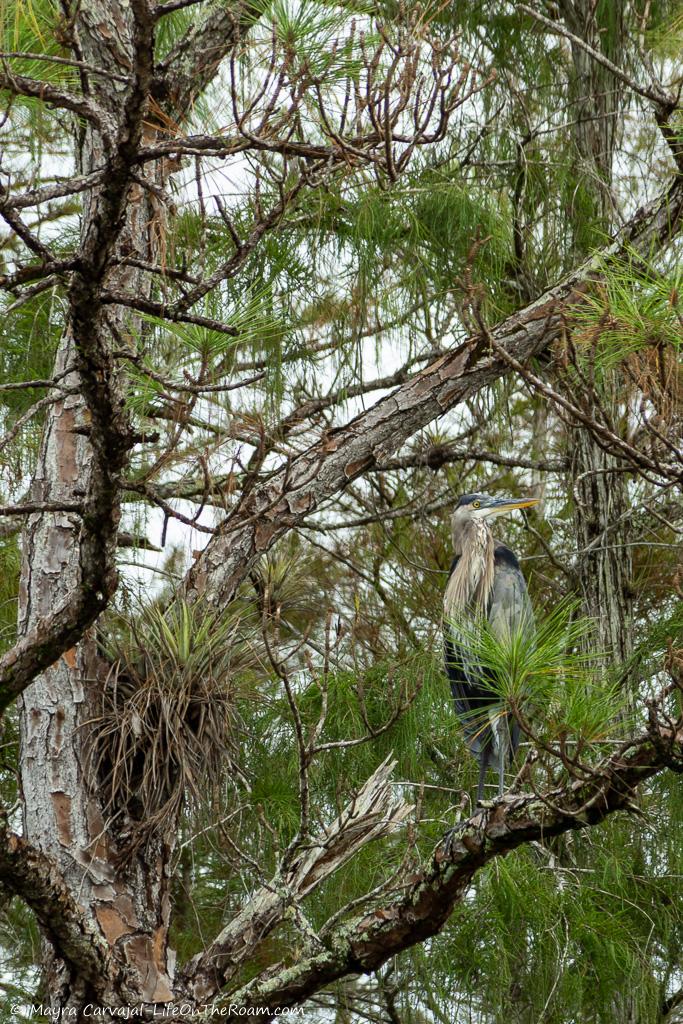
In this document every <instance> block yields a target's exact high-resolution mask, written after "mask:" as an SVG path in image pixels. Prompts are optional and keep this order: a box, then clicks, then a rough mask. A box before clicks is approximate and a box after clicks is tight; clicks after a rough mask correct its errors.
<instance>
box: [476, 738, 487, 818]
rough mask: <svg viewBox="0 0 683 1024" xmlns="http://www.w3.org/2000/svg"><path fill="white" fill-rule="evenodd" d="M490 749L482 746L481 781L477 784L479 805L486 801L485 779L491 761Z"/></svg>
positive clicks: (480, 760) (480, 758) (480, 754)
mask: <svg viewBox="0 0 683 1024" xmlns="http://www.w3.org/2000/svg"><path fill="white" fill-rule="evenodd" d="M489 755H490V749H489V747H482V748H481V750H480V751H479V783H478V785H477V806H479V805H480V804H482V803H483V802H484V780H485V779H486V769H487V767H488V763H489Z"/></svg>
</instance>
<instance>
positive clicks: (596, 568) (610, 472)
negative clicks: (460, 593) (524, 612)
mask: <svg viewBox="0 0 683 1024" xmlns="http://www.w3.org/2000/svg"><path fill="white" fill-rule="evenodd" d="M560 8H561V10H562V15H563V17H564V20H565V23H566V25H567V28H568V29H569V30H570V31H571V32H572V33H573V35H574V36H576V37H577V38H578V39H581V40H584V41H585V42H586V43H587V44H588V46H590V47H591V48H592V49H593V50H597V51H598V52H602V51H603V49H604V44H603V37H604V35H605V32H604V31H602V32H601V30H600V24H599V17H598V13H597V10H596V5H595V4H594V3H592V2H591V0H562V3H561V4H560ZM608 17H611V20H612V24H611V26H610V31H609V33H608V35H609V40H610V48H611V52H609V54H608V56H609V58H610V59H611V60H612V61H613V62H614V63H615V64H617V65H618V66H621V65H622V62H623V60H624V56H625V46H624V44H625V35H624V19H623V11H622V10H621V7H620V5H618V4H617V5H615V7H614V10H613V12H612V14H611V15H608ZM570 46H571V55H572V65H573V72H574V74H573V81H572V83H571V94H572V95H573V97H574V107H573V110H574V111H575V113H574V122H573V126H572V136H573V140H574V146H575V147H576V154H577V161H576V178H577V180H578V182H579V190H580V194H581V195H582V197H583V203H580V204H579V208H578V210H577V212H576V214H575V246H576V251H577V253H578V254H580V255H583V254H584V253H585V251H586V249H587V248H588V247H589V246H590V245H592V244H594V239H593V237H591V238H586V237H585V235H586V231H585V227H584V224H583V223H582V221H583V220H584V211H583V206H584V204H586V203H590V204H592V205H593V206H594V210H595V214H594V216H592V217H590V218H587V220H588V222H589V223H590V224H591V230H595V226H596V225H597V227H598V228H599V229H602V230H603V231H604V232H605V233H607V232H609V231H610V230H611V228H612V224H613V220H614V213H613V211H614V201H613V197H612V196H613V194H612V184H613V173H614V172H613V164H614V154H615V147H616V141H617V135H618V126H619V125H620V123H621V121H620V114H621V113H622V111H623V104H624V86H623V83H622V82H621V81H620V80H619V79H618V78H616V77H615V76H614V75H613V74H612V72H611V71H610V70H609V69H608V68H606V67H605V66H604V65H602V64H599V63H598V62H597V61H595V60H594V59H593V57H592V56H591V55H590V53H589V52H588V51H587V50H586V49H585V48H584V47H583V46H581V45H579V44H578V43H577V42H574V41H572V42H571V43H570ZM612 376H614V374H613V375H612ZM611 383H612V387H611V388H610V392H609V395H608V396H606V401H607V403H608V413H609V415H610V416H611V417H613V421H616V422H618V416H619V409H618V404H619V396H620V392H621V390H622V389H621V388H620V387H619V383H618V381H616V380H612V382H611ZM588 400H589V397H588V396H586V401H588ZM587 412H588V413H589V415H591V416H593V417H595V416H596V415H598V416H599V412H598V411H597V410H596V407H595V405H594V404H593V405H592V406H591V407H589V408H588V409H587ZM571 451H572V464H571V469H570V472H569V480H568V483H569V490H570V492H571V494H572V496H573V499H574V516H573V522H574V525H575V536H576V547H577V551H578V557H577V561H576V574H577V579H578V582H579V586H580V588H581V592H582V597H583V605H584V609H585V613H586V614H587V615H589V616H590V617H591V618H592V619H593V620H594V621H595V624H596V629H597V637H598V643H599V644H600V647H601V648H602V649H603V650H605V651H609V652H612V653H613V654H614V656H615V657H616V659H617V661H619V662H620V663H622V664H625V663H626V661H627V660H628V657H629V655H630V654H631V653H632V650H633V644H632V621H633V601H632V598H631V592H632V586H633V583H632V573H633V559H632V556H631V550H632V549H631V547H630V546H629V544H628V541H629V538H630V537H631V534H632V530H631V525H632V524H631V523H630V521H629V518H628V515H627V510H628V508H629V496H628V477H627V474H626V473H624V472H623V466H622V465H621V463H620V460H619V459H618V458H617V457H615V456H614V455H612V454H610V453H607V452H605V451H604V450H603V448H601V447H600V445H599V444H598V443H597V440H596V439H595V437H593V435H592V434H591V433H590V432H589V431H586V430H577V431H574V432H573V433H572V435H571Z"/></svg>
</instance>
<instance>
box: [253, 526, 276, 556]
mask: <svg viewBox="0 0 683 1024" xmlns="http://www.w3.org/2000/svg"><path fill="white" fill-rule="evenodd" d="M276 533H277V526H275V524H274V523H259V524H258V525H257V527H256V529H255V530H254V543H255V547H256V550H257V551H265V550H266V549H267V548H268V547H269V545H270V541H271V540H272V538H273V536H274V535H275V534H276Z"/></svg>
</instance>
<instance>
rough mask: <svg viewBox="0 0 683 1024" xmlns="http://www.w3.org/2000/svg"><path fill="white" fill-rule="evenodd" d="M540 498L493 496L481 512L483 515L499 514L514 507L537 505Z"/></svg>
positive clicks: (510, 510)
mask: <svg viewBox="0 0 683 1024" xmlns="http://www.w3.org/2000/svg"><path fill="white" fill-rule="evenodd" d="M540 500H541V499H540V498H494V499H493V501H492V502H491V504H490V505H488V506H486V505H485V506H484V508H483V509H482V512H483V514H484V515H485V516H501V515H504V514H505V513H506V512H512V511H513V510H514V509H516V508H531V507H532V506H533V505H538V503H539V501H540Z"/></svg>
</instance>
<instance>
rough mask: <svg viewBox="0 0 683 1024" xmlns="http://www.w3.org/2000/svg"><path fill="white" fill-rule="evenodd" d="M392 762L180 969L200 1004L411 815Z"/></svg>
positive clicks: (294, 852)
mask: <svg viewBox="0 0 683 1024" xmlns="http://www.w3.org/2000/svg"><path fill="white" fill-rule="evenodd" d="M395 764H396V762H395V761H393V760H392V759H391V757H388V758H387V759H386V760H385V761H383V762H382V764H381V765H380V766H379V767H378V768H377V770H376V771H375V772H374V773H373V774H372V775H371V776H370V778H369V779H368V780H367V782H366V783H365V784H364V785H363V786H362V787H361V789H360V790H359V791H358V793H357V794H356V796H355V797H354V798H353V799H352V800H351V802H350V803H349V804H348V805H347V806H346V808H345V809H344V810H343V811H342V812H341V814H340V815H339V817H338V818H337V819H336V820H335V821H334V822H333V823H332V824H331V825H330V826H329V828H328V829H327V830H326V832H325V833H324V834H323V835H319V836H314V837H309V838H307V839H306V840H305V841H303V840H302V841H301V842H300V843H299V844H298V846H297V847H296V848H294V849H292V850H291V852H290V855H289V857H288V863H287V866H286V867H282V866H281V868H280V871H279V872H278V874H277V875H276V876H275V877H274V878H273V879H272V880H271V882H269V883H268V885H266V886H264V887H263V888H261V889H260V890H259V891H258V892H257V893H256V894H255V895H254V896H253V897H252V898H251V899H250V900H249V902H248V903H247V904H246V906H245V907H244V909H243V910H242V911H240V913H239V914H237V915H236V916H235V918H234V919H233V920H232V921H231V922H230V923H229V924H228V925H227V926H226V927H225V928H224V929H223V931H222V932H221V933H220V934H219V935H218V936H217V938H216V939H215V940H214V942H213V943H212V944H211V945H210V946H209V947H208V948H207V949H206V950H204V951H203V952H202V953H200V954H199V955H198V956H196V957H194V959H193V960H191V961H190V962H189V963H188V964H187V965H186V966H185V968H184V969H183V971H182V974H181V977H180V979H179V981H180V984H181V985H182V987H183V988H184V989H185V990H186V991H187V993H188V995H191V997H192V998H193V1000H196V1001H197V1002H199V1003H201V1002H203V1001H204V1000H206V999H210V998H211V997H212V996H213V995H214V994H216V993H217V992H219V991H220V990H221V989H222V988H223V987H225V985H226V984H228V983H229V981H230V979H231V978H233V977H234V976H235V974H236V973H237V970H238V968H239V966H240V964H242V963H244V962H245V960H246V959H247V958H248V957H249V956H251V955H252V953H253V952H254V950H255V949H256V948H257V946H258V945H260V943H262V942H263V941H264V939H265V938H266V937H267V936H268V935H269V934H270V933H271V932H272V931H273V929H274V928H275V927H276V926H277V925H278V924H280V922H281V921H282V920H283V918H284V916H285V913H286V912H287V909H288V907H289V906H292V905H296V904H297V903H298V902H299V901H300V900H301V899H303V898H304V897H305V896H307V895H308V894H309V893H310V892H312V891H313V889H314V888H316V887H317V886H318V885H320V884H321V883H322V882H324V881H325V880H326V879H327V878H329V877H330V875H332V874H333V873H334V872H335V871H337V869H338V868H340V867H341V866H342V865H343V864H344V863H346V861H347V860H348V859H349V858H350V857H352V856H355V854H357V853H358V851H359V850H361V849H362V848H363V847H364V846H365V845H366V844H367V843H369V842H372V841H373V840H375V839H379V838H382V837H384V836H387V835H390V834H391V833H392V832H394V831H395V830H396V829H397V828H399V827H400V826H401V825H402V824H403V822H404V821H405V820H406V818H407V817H408V816H409V815H410V813H411V811H412V806H411V805H409V804H407V803H405V802H404V801H403V800H402V798H401V797H400V796H399V795H397V793H396V789H395V788H394V787H393V786H392V784H391V775H392V772H393V770H394V767H395Z"/></svg>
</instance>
